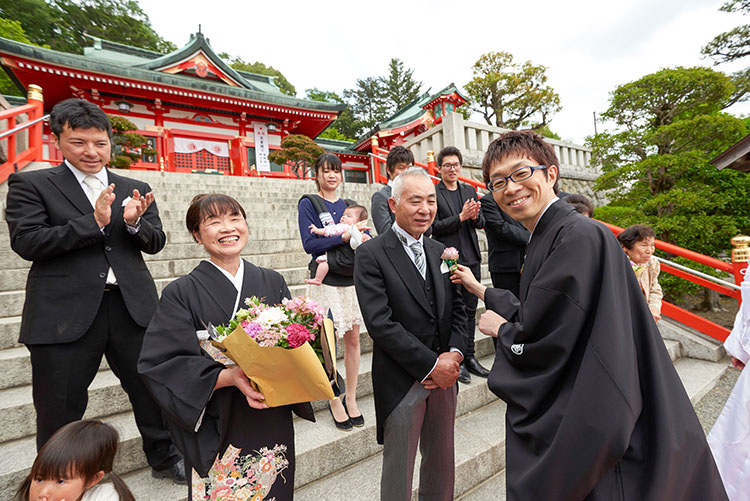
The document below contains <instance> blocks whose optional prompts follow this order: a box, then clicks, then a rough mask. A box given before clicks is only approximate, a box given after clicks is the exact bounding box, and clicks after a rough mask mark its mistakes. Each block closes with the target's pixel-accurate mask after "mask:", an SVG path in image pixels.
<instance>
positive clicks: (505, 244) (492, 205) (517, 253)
mask: <svg viewBox="0 0 750 501" xmlns="http://www.w3.org/2000/svg"><path fill="white" fill-rule="evenodd" d="M480 204H481V205H482V209H481V214H482V216H483V217H484V232H485V234H486V235H487V254H488V261H489V268H490V278H491V279H492V286H493V287H495V288H496V289H506V290H509V291H511V292H512V293H513V295H514V296H516V297H518V290H519V284H520V283H521V266H522V265H523V256H524V253H525V252H526V245H527V244H528V243H529V236H530V233H529V230H527V229H526V228H524V226H523V225H522V224H521V223H519V222H518V221H516V220H515V219H513V218H512V217H510V216H509V215H508V214H506V213H505V212H503V211H502V210H501V209H500V207H498V205H497V202H496V201H495V199H494V198H493V197H492V196H484V197H482V199H481V200H480Z"/></svg>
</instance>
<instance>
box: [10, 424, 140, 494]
mask: <svg viewBox="0 0 750 501" xmlns="http://www.w3.org/2000/svg"><path fill="white" fill-rule="evenodd" d="M118 442H119V436H118V434H117V430H115V429H114V428H112V427H111V426H110V425H108V424H105V423H102V422H101V421H97V420H95V419H83V420H81V421H73V422H72V423H68V424H66V425H65V426H63V427H62V428H60V429H59V430H57V431H56V432H55V434H54V435H52V437H50V439H49V440H47V443H45V444H44V446H42V448H41V449H40V450H39V454H37V456H36V459H35V460H34V464H33V465H32V466H31V473H29V476H28V477H26V480H24V481H23V483H22V484H21V486H20V487H19V488H18V491H16V495H15V497H14V498H13V499H14V501H27V500H28V499H29V489H30V488H31V482H32V481H34V480H40V479H41V480H49V479H61V478H73V477H81V478H82V479H83V481H84V484H88V483H89V482H91V481H92V480H94V478H96V475H97V474H98V473H99V472H100V471H103V472H104V474H105V478H106V475H109V480H110V481H111V482H112V484H113V486H114V488H115V491H117V494H118V496H119V497H120V501H135V497H133V493H131V492H130V489H128V486H127V485H125V482H123V480H122V479H121V478H120V477H119V475H117V474H116V473H114V472H113V471H112V464H113V463H114V460H115V454H116V453H117V443H118Z"/></svg>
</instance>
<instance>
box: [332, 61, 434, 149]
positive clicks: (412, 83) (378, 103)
mask: <svg viewBox="0 0 750 501" xmlns="http://www.w3.org/2000/svg"><path fill="white" fill-rule="evenodd" d="M421 87H422V82H417V81H416V80H414V70H413V69H411V68H409V69H405V68H404V63H403V62H402V61H401V60H400V59H396V58H393V59H391V60H390V62H389V63H388V73H387V74H386V75H384V76H379V77H367V78H358V79H357V84H356V86H355V87H354V88H353V89H346V90H344V99H345V100H346V102H347V104H349V106H350V107H351V109H352V112H353V114H354V118H355V120H356V122H355V123H356V125H357V126H358V130H357V134H356V135H355V137H356V136H359V135H360V134H361V133H363V132H365V131H367V130H368V129H371V128H373V127H374V126H375V125H377V124H378V123H380V122H382V121H383V120H385V119H386V118H387V117H388V116H390V115H392V114H393V113H395V112H396V111H398V110H399V109H401V108H403V107H404V106H406V105H407V104H409V103H410V102H412V101H414V100H415V99H416V98H417V97H418V96H419V92H420V90H421Z"/></svg>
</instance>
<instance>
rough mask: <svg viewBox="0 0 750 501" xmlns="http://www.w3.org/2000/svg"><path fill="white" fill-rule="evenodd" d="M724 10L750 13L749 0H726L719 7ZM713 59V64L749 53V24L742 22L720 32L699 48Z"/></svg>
mask: <svg viewBox="0 0 750 501" xmlns="http://www.w3.org/2000/svg"><path fill="white" fill-rule="evenodd" d="M719 10H721V11H724V12H739V13H741V14H749V13H750V0H728V1H727V2H725V3H724V4H723V5H722V6H721V8H720V9H719ZM701 53H703V54H704V55H706V56H709V57H712V58H713V59H714V64H719V63H726V62H729V61H734V60H736V59H741V58H743V57H745V56H748V55H750V25H748V24H743V25H741V26H737V27H735V28H733V29H731V30H729V31H725V32H724V33H720V34H718V35H716V37H714V39H713V40H711V41H710V42H708V44H706V46H705V47H703V49H702V50H701Z"/></svg>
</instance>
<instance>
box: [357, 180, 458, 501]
mask: <svg viewBox="0 0 750 501" xmlns="http://www.w3.org/2000/svg"><path fill="white" fill-rule="evenodd" d="M389 204H390V207H391V209H392V210H393V212H394V214H395V217H396V221H395V223H394V224H393V226H392V228H391V229H390V230H388V231H386V232H385V233H384V234H382V235H380V236H378V237H377V238H374V239H372V240H370V241H368V242H365V243H364V244H362V245H361V246H360V247H359V248H358V249H357V253H356V257H355V266H354V285H355V288H356V291H357V298H358V300H359V305H360V309H361V310H362V317H363V318H364V321H365V325H367V332H368V333H369V334H370V336H371V337H372V339H373V341H374V345H373V357H372V380H373V389H374V397H375V417H376V419H377V440H378V443H381V444H383V445H384V448H383V474H382V477H381V483H380V497H381V499H383V500H390V501H392V500H399V501H406V500H409V499H411V491H412V477H413V472H414V459H415V456H416V452H417V444H419V447H420V450H421V452H422V464H421V466H420V481H419V496H420V499H430V500H437V501H439V500H452V499H453V484H454V476H455V468H454V454H453V429H454V422H455V415H456V401H457V391H458V386H457V385H456V379H457V378H458V372H459V365H460V363H461V361H462V359H463V355H462V352H463V351H464V350H465V349H466V341H467V339H466V338H467V334H466V315H465V313H464V306H463V301H462V299H461V292H460V290H459V289H458V288H457V287H454V286H453V285H452V284H451V283H450V277H449V273H447V272H446V273H442V272H441V270H440V265H441V263H442V261H441V259H440V256H441V255H442V252H443V249H444V246H443V245H442V244H441V243H439V242H437V241H435V240H432V239H430V238H426V237H425V236H424V234H425V232H426V231H427V230H428V229H429V228H430V225H431V224H432V221H433V219H434V217H435V211H436V209H437V206H436V205H437V204H436V201H435V188H434V185H433V184H432V181H430V178H429V177H428V176H427V174H426V173H425V172H424V170H422V169H421V168H412V169H408V170H406V171H405V172H404V173H402V174H401V175H400V176H398V178H396V180H395V182H394V185H393V196H392V198H391V199H390V200H389Z"/></svg>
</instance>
